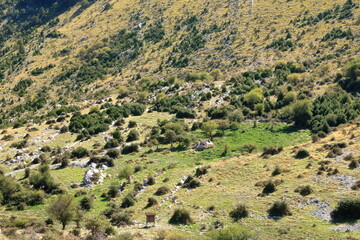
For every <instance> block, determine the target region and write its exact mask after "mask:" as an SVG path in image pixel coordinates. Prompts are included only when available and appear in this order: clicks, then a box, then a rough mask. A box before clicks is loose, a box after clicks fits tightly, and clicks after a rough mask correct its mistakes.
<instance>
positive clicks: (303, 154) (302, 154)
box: [295, 149, 310, 159]
mask: <svg viewBox="0 0 360 240" xmlns="http://www.w3.org/2000/svg"><path fill="white" fill-rule="evenodd" d="M307 157H310V153H309V152H308V151H307V150H305V149H300V150H299V151H298V152H297V153H296V155H295V158H296V159H303V158H307Z"/></svg>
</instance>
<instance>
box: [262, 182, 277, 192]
mask: <svg viewBox="0 0 360 240" xmlns="http://www.w3.org/2000/svg"><path fill="white" fill-rule="evenodd" d="M275 191H276V185H275V183H273V182H272V181H269V182H267V183H266V184H265V186H264V189H263V191H262V192H263V193H264V194H269V193H273V192H275Z"/></svg>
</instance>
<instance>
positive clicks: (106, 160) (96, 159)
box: [89, 155, 115, 167]
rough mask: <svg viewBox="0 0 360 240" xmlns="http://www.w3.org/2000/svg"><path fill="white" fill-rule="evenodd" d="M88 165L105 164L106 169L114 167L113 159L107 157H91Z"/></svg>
mask: <svg viewBox="0 0 360 240" xmlns="http://www.w3.org/2000/svg"><path fill="white" fill-rule="evenodd" d="M89 163H96V164H105V165H106V166H108V167H113V166H115V162H114V159H112V158H110V157H109V156H107V155H106V156H93V157H91V158H90V160H89Z"/></svg>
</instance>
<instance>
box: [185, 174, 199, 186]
mask: <svg viewBox="0 0 360 240" xmlns="http://www.w3.org/2000/svg"><path fill="white" fill-rule="evenodd" d="M182 187H183V188H188V189H194V188H197V187H200V182H199V180H197V179H194V178H193V177H192V176H188V177H187V178H186V180H185V182H184V184H183V186H182Z"/></svg>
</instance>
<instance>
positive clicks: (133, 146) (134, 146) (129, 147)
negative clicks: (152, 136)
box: [121, 143, 140, 154]
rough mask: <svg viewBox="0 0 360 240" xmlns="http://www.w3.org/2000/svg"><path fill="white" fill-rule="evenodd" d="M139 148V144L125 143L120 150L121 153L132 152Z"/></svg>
mask: <svg viewBox="0 0 360 240" xmlns="http://www.w3.org/2000/svg"><path fill="white" fill-rule="evenodd" d="M139 150H140V146H139V145H138V144H134V143H133V144H131V145H125V146H124V147H123V149H122V151H121V153H122V154H130V153H134V152H138V151H139Z"/></svg>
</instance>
